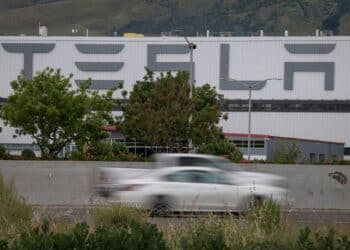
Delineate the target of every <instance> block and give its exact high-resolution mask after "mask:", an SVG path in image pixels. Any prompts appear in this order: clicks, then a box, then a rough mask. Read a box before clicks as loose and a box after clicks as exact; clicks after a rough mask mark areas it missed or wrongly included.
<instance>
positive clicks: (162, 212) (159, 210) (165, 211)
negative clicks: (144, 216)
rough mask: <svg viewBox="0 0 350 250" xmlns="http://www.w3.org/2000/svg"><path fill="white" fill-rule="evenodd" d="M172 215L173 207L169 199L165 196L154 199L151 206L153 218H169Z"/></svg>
mask: <svg viewBox="0 0 350 250" xmlns="http://www.w3.org/2000/svg"><path fill="white" fill-rule="evenodd" d="M170 213H171V206H170V202H169V199H167V198H166V197H164V196H161V195H160V196H157V197H156V198H154V199H153V202H152V206H151V216H152V217H165V216H169V215H170Z"/></svg>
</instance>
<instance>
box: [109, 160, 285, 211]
mask: <svg viewBox="0 0 350 250" xmlns="http://www.w3.org/2000/svg"><path fill="white" fill-rule="evenodd" d="M233 176H234V174H231V175H228V174H227V172H226V171H223V170H220V169H218V168H212V167H168V168H159V169H155V170H153V171H150V172H149V173H148V174H146V175H145V176H142V177H135V178H132V179H123V180H120V181H119V182H118V183H117V184H115V186H114V190H113V191H112V192H111V193H110V197H109V198H110V200H111V201H114V202H121V203H124V204H127V205H130V206H137V207H143V208H146V209H150V210H151V211H152V213H153V214H154V215H165V214H168V213H169V212H190V211H191V212H193V211H199V212H241V211H245V210H246V209H247V208H248V207H249V204H251V203H252V202H254V203H256V202H262V201H263V200H267V199H270V198H271V199H273V200H274V201H276V202H279V203H283V201H285V200H286V195H287V190H286V189H284V188H282V187H277V186H272V185H261V184H250V183H242V181H241V180H239V178H233ZM238 176H239V175H238Z"/></svg>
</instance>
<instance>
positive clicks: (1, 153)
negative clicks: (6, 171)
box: [0, 145, 9, 160]
mask: <svg viewBox="0 0 350 250" xmlns="http://www.w3.org/2000/svg"><path fill="white" fill-rule="evenodd" d="M8 159H9V155H8V153H7V151H6V148H5V147H4V146H2V145H0V160H8Z"/></svg>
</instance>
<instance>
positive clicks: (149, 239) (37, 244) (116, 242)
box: [4, 221, 166, 250]
mask: <svg viewBox="0 0 350 250" xmlns="http://www.w3.org/2000/svg"><path fill="white" fill-rule="evenodd" d="M5 244H7V242H4V246H6V245H5ZM165 248H166V245H165V241H164V239H163V235H162V233H161V232H159V231H158V229H157V227H156V226H155V225H152V224H149V223H139V222H136V221H133V222H131V223H128V224H127V225H111V226H106V225H101V226H99V227H98V228H97V229H96V231H95V232H91V233H90V228H89V225H88V224H86V223H79V224H77V225H76V226H75V228H74V229H73V232H71V233H66V234H63V233H55V232H52V231H50V227H49V223H48V221H44V223H43V225H42V226H41V227H40V228H35V229H33V230H31V231H29V232H25V233H22V234H21V237H20V238H18V239H16V240H15V241H14V242H13V246H12V247H11V248H10V249H17V250H22V249H23V250H24V249H33V250H34V249H35V250H36V249H45V250H54V249H55V250H56V249H62V250H65V249H77V250H79V249H81V250H83V249H86V250H95V249H125V250H128V249H150V250H157V249H159V250H163V249H165ZM4 249H6V248H4Z"/></svg>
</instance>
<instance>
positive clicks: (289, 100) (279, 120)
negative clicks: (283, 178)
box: [0, 36, 350, 151]
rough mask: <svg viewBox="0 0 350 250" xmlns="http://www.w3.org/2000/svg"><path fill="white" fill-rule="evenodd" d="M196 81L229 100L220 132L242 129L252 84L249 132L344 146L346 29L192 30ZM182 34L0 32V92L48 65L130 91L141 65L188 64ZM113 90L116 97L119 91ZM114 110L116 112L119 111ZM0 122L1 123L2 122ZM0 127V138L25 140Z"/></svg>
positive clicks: (348, 82) (348, 123)
mask: <svg viewBox="0 0 350 250" xmlns="http://www.w3.org/2000/svg"><path fill="white" fill-rule="evenodd" d="M189 40H190V41H191V42H193V43H195V44H196V45H197V49H196V50H195V51H194V60H193V68H194V81H195V85H196V86H200V85H203V84H205V83H210V84H211V85H212V86H215V87H216V89H217V91H218V92H219V93H221V94H223V95H224V98H225V99H226V100H228V107H227V108H226V109H225V110H224V112H227V113H228V115H229V116H228V117H229V119H228V120H222V121H221V122H220V126H222V128H223V131H224V132H225V133H247V128H248V112H247V111H248V104H247V99H248V91H247V88H246V87H245V85H246V84H247V83H248V84H249V83H255V87H254V88H253V90H252V122H251V132H252V133H254V134H268V135H272V136H278V137H288V138H304V139H308V140H315V141H332V142H339V143H342V142H344V143H345V151H347V148H350V132H349V128H350V37H343V36H305V37H292V36H285V37H268V36H261V37H191V38H189ZM189 58H190V56H189V49H188V47H187V46H186V41H185V40H184V38H182V37H166V36H164V37H141V38H135V37H134V38H133V37H53V36H52V37H50V36H46V37H40V36H37V37H35V36H2V37H0V76H1V82H0V97H1V98H4V100H5V101H6V98H7V97H8V96H9V95H10V93H11V87H10V82H11V81H12V80H15V79H16V77H17V76H18V74H19V73H20V71H21V70H24V72H25V75H26V77H27V78H32V77H33V75H35V73H36V72H37V71H41V70H43V69H44V68H46V67H52V68H60V69H61V70H62V73H63V74H66V75H68V74H70V73H72V74H73V75H74V77H73V79H72V86H73V88H74V87H76V86H78V85H79V84H80V83H81V82H82V81H84V80H86V79H88V78H91V79H92V85H91V88H93V89H99V90H102V91H103V90H104V89H108V88H111V87H113V86H115V84H118V83H123V86H124V89H125V90H127V91H128V92H130V91H131V90H132V88H133V84H134V83H135V82H136V81H137V80H140V79H142V77H143V76H144V74H145V67H149V68H150V69H151V70H153V71H155V72H163V71H174V72H175V71H179V70H188V69H189V63H190V60H189ZM115 97H116V98H121V97H122V96H121V93H120V91H119V92H118V93H116V96H115ZM117 113H118V112H117ZM0 125H1V126H2V127H3V125H2V124H0ZM13 133H14V130H13V129H12V128H8V127H3V132H2V133H0V144H5V145H6V147H8V148H12V149H20V148H22V147H23V145H30V144H31V143H32V140H31V138H30V137H17V138H13V137H12V135H13Z"/></svg>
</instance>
